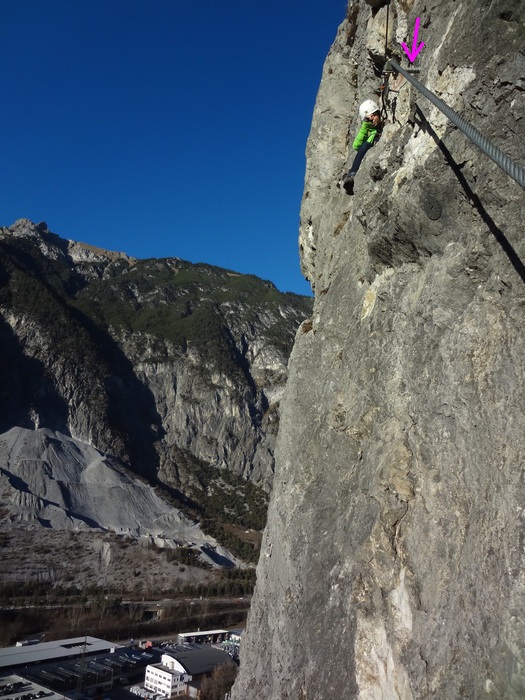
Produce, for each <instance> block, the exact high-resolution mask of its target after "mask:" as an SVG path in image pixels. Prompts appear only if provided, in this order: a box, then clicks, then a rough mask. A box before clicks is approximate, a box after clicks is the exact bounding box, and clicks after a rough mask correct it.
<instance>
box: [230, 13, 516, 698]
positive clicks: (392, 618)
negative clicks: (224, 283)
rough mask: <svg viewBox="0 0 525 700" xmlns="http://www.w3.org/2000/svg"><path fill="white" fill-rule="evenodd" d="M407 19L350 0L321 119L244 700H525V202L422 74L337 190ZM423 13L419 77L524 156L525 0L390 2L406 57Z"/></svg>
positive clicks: (304, 217) (325, 82) (244, 661)
mask: <svg viewBox="0 0 525 700" xmlns="http://www.w3.org/2000/svg"><path fill="white" fill-rule="evenodd" d="M386 14H387V7H386V3H385V2H381V0H379V1H374V2H372V0H370V1H369V2H365V0H351V2H350V3H349V7H348V15H347V19H346V20H345V21H344V22H343V23H342V25H341V26H340V28H339V31H338V34H337V38H336V40H335V43H334V45H333V47H332V49H331V51H330V54H329V56H328V58H327V60H326V64H325V67H324V72H323V78H322V83H321V87H320V90H319V95H318V99H317V104H316V106H315V110H314V115H313V123H312V129H311V134H310V138H309V141H308V146H307V169H306V180H305V192H304V198H303V203H302V212H301V233H300V245H301V250H302V265H303V269H304V271H305V273H306V275H307V276H308V278H309V279H310V281H311V283H312V285H313V286H314V288H315V292H316V298H315V305H314V312H313V317H312V320H311V321H310V322H309V323H304V324H303V325H302V327H301V328H300V330H299V331H298V334H297V337H296V342H295V346H294V350H293V352H292V356H291V360H290V376H289V381H288V384H287V388H286V393H285V397H284V400H283V402H282V417H281V426H280V432H279V436H278V440H277V448H276V478H275V482H274V490H273V493H272V498H271V502H270V510H269V520H268V525H267V529H266V532H265V537H264V540H263V547H262V550H261V551H262V555H261V559H260V562H259V566H258V579H257V588H256V594H255V598H254V602H253V605H252V609H251V612H250V618H249V621H248V629H247V637H246V639H245V640H243V646H244V648H243V652H242V657H241V672H240V676H239V678H238V681H237V683H236V685H235V686H234V692H233V695H232V697H233V698H234V699H235V700H259V699H260V698H264V699H265V700H288V699H290V700H301V699H303V700H328V699H334V700H340V699H341V698H348V699H350V698H360V699H364V698H367V699H371V698H377V699H379V698H383V699H384V700H386V699H388V700H394V699H398V700H409V699H413V700H416V699H421V698H436V699H439V700H450V699H451V698H482V697H483V698H485V697H487V698H512V699H518V698H523V697H525V651H524V645H523V640H524V639H525V620H524V617H523V614H522V611H523V608H524V605H525V555H524V548H523V542H524V538H525V496H524V494H525V491H524V488H523V481H524V478H525V461H524V460H525V431H524V430H523V427H524V425H525V391H524V388H525V342H524V338H523V329H524V327H525V286H524V285H525V267H524V262H525V240H524V237H523V231H524V229H525V214H524V212H525V196H524V192H523V190H522V189H521V188H520V187H519V186H518V185H517V184H515V183H514V182H513V181H512V180H511V179H509V178H508V177H507V176H506V175H504V174H503V173H502V172H501V171H500V170H499V169H498V167H497V166H496V165H495V164H493V163H492V162H491V161H490V160H489V159H487V158H486V157H485V156H484V155H482V154H481V153H480V152H479V151H478V150H477V149H476V147H475V146H473V145H472V144H471V143H470V142H469V141H468V140H467V138H466V137H465V136H464V135H463V134H462V133H461V132H459V131H457V130H455V129H454V128H453V127H451V126H450V124H449V123H448V122H447V120H446V119H445V118H444V117H443V116H442V115H441V113H440V112H439V111H438V110H437V109H435V108H434V107H432V106H431V105H430V103H429V102H427V101H426V100H425V99H424V98H422V97H420V96H419V95H418V94H417V93H416V92H415V90H414V89H413V88H412V87H411V86H410V85H408V84H405V85H400V84H398V85H397V88H398V92H397V93H391V95H390V97H391V98H392V97H393V96H396V98H397V100H396V104H395V118H393V116H392V109H391V108H392V102H391V103H390V109H389V123H388V125H387V126H386V128H385V131H384V134H383V137H382V139H381V140H380V141H379V143H378V144H377V145H376V146H375V147H374V148H373V149H372V150H371V151H370V152H369V153H368V154H367V156H366V159H365V161H364V163H363V165H362V167H361V169H360V171H359V173H358V175H357V177H356V184H355V195H354V196H353V197H348V196H347V195H346V194H345V193H344V191H343V190H342V189H341V188H340V182H341V177H342V175H343V173H344V172H345V169H346V164H347V161H348V159H349V157H351V154H349V128H350V143H351V139H353V136H354V134H355V132H356V131H357V128H358V126H359V123H358V121H357V111H358V106H359V104H360V102H362V101H363V100H364V99H366V98H369V97H374V92H373V90H374V88H376V87H377V86H378V85H379V82H380V79H379V75H378V70H377V69H378V66H380V65H381V62H382V59H383V58H384V57H383V56H382V53H384V48H383V47H384V42H385V32H386ZM417 17H420V19H421V31H420V40H422V41H424V42H425V49H424V50H423V51H422V53H421V54H420V56H419V58H418V59H417V61H416V66H417V67H419V68H420V73H419V79H420V81H421V82H422V83H423V84H425V85H426V86H427V87H428V88H429V89H430V90H432V91H434V92H435V93H436V94H438V95H439V96H440V97H441V98H442V99H444V100H445V102H447V103H448V104H449V105H450V106H451V107H452V108H454V109H455V110H457V111H458V112H459V113H460V114H462V115H463V116H464V117H465V118H466V119H467V120H468V121H470V122H471V123H473V124H474V126H476V127H477V128H478V129H479V130H480V131H481V132H482V133H483V134H485V135H486V136H487V137H488V138H491V139H492V140H493V141H494V142H495V143H496V144H497V145H499V146H500V147H501V148H502V149H503V150H505V151H507V152H509V154H510V155H511V156H513V157H514V158H515V159H516V160H517V161H518V162H521V163H522V164H523V163H525V146H524V144H525V118H524V117H523V114H524V107H525V99H524V98H525V80H524V78H525V53H524V46H525V29H524V27H525V5H524V4H523V3H516V2H510V1H509V2H508V1H507V0H499V1H498V2H495V1H494V0H475V1H474V0H461V1H454V0H440V2H436V1H435V0H431V1H430V2H428V0H426V1H423V0H404V1H401V0H400V1H399V2H391V4H390V16H389V37H388V40H389V47H390V51H391V52H392V53H393V54H394V55H397V57H398V58H400V57H401V56H402V55H403V54H402V51H401V49H400V47H399V42H400V41H406V42H407V43H408V44H410V43H411V35H412V28H413V26H414V23H415V19H416V18H417ZM404 65H405V66H406V65H407V63H406V59H405V62H404ZM350 150H351V149H350ZM429 202H430V203H431V204H432V207H429ZM436 202H437V204H436ZM436 213H438V214H439V216H436Z"/></svg>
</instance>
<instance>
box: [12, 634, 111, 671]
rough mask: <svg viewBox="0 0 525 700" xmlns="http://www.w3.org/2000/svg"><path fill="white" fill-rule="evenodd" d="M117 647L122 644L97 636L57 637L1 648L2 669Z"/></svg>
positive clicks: (89, 654)
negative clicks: (38, 642)
mask: <svg viewBox="0 0 525 700" xmlns="http://www.w3.org/2000/svg"><path fill="white" fill-rule="evenodd" d="M116 647H120V645H119V644H115V643H114V642H106V641H104V640H103V639H97V638H96V637H75V638H73V639H57V640H56V641H54V642H41V643H40V644H31V645H29V646H24V647H7V648H6V649H0V669H4V668H17V667H20V666H28V665H30V664H38V663H40V664H41V663H45V662H46V661H55V660H58V659H68V658H73V657H75V656H82V654H86V655H88V656H91V655H92V654H104V653H105V652H107V651H110V650H112V649H115V648H116Z"/></svg>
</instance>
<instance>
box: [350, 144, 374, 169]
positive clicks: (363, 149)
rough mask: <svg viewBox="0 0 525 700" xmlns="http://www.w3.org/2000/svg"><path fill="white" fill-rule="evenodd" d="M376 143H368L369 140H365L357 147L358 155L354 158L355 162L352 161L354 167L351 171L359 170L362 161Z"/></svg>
mask: <svg viewBox="0 0 525 700" xmlns="http://www.w3.org/2000/svg"><path fill="white" fill-rule="evenodd" d="M373 145H374V144H373V143H368V141H365V142H364V143H362V144H361V145H360V146H359V148H358V149H357V155H356V157H355V158H354V162H353V163H352V167H351V168H350V172H351V173H354V175H355V174H356V172H357V171H358V170H359V167H360V165H361V161H362V160H363V158H364V157H365V156H366V154H367V152H368V151H369V150H370V149H371V148H372V146H373Z"/></svg>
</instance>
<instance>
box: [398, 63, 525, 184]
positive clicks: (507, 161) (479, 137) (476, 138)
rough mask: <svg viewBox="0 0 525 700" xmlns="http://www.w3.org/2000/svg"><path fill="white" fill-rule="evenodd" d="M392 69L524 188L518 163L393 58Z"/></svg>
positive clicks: (524, 171)
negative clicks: (402, 76)
mask: <svg viewBox="0 0 525 700" xmlns="http://www.w3.org/2000/svg"><path fill="white" fill-rule="evenodd" d="M389 63H390V65H391V66H392V68H394V69H395V70H396V71H398V72H399V73H401V74H402V75H404V76H405V78H406V79H407V80H408V81H409V82H410V83H412V85H413V86H414V87H415V88H416V89H417V90H419V92H420V93H421V94H422V95H424V96H425V97H426V98H427V100H430V102H432V104H433V105H435V106H436V107H437V108H438V109H440V110H441V111H442V112H443V114H444V115H445V116H446V117H448V119H450V121H451V122H452V123H453V124H455V125H456V126H457V127H458V129H460V130H461V131H462V132H463V133H464V134H465V135H466V136H468V138H469V139H470V140H471V141H472V142H473V143H474V144H476V146H477V147H478V148H480V149H481V150H482V151H483V153H485V154H486V155H487V156H488V157H489V158H490V159H491V160H493V161H494V163H496V165H498V166H499V167H500V168H501V169H502V170H503V171H504V172H505V173H507V175H509V176H510V177H511V178H512V179H513V180H515V181H516V182H517V183H518V185H521V187H523V188H525V168H523V167H522V166H521V165H519V164H518V163H516V162H514V161H513V160H512V158H511V157H510V156H509V155H507V154H506V153H504V152H503V151H502V150H501V149H500V148H498V147H497V146H495V145H494V144H493V143H491V141H489V140H488V139H487V138H486V137H485V136H483V134H482V133H481V132H480V131H478V130H477V129H476V128H475V127H473V126H472V124H469V123H468V122H467V121H466V120H465V119H463V117H461V116H460V115H459V114H458V113H457V112H455V111H454V110H453V109H452V108H451V107H449V106H448V105H447V104H445V102H443V100H441V99H440V98H439V97H437V95H434V93H433V92H430V90H428V89H427V88H426V87H425V86H424V85H422V84H421V83H420V82H419V80H416V79H415V78H414V77H413V76H412V75H411V74H410V73H408V71H406V70H405V69H404V68H401V66H400V65H399V63H398V62H397V61H395V60H394V59H393V58H391V59H390V61H389Z"/></svg>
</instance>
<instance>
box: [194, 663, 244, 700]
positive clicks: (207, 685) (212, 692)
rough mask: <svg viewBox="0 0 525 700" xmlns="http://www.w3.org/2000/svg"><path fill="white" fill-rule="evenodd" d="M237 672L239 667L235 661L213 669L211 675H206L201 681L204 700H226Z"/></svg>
mask: <svg viewBox="0 0 525 700" xmlns="http://www.w3.org/2000/svg"><path fill="white" fill-rule="evenodd" d="M237 672H238V668H237V666H236V664H234V663H233V661H232V662H231V663H228V662H227V663H225V664H221V666H217V668H215V669H213V672H212V674H211V676H206V678H204V679H203V681H202V683H201V697H202V700H224V697H225V695H226V694H227V693H229V692H230V690H231V687H232V685H233V682H234V681H235V678H236V676H237Z"/></svg>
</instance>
